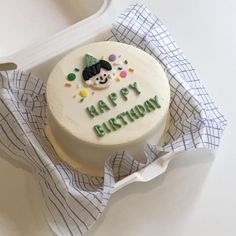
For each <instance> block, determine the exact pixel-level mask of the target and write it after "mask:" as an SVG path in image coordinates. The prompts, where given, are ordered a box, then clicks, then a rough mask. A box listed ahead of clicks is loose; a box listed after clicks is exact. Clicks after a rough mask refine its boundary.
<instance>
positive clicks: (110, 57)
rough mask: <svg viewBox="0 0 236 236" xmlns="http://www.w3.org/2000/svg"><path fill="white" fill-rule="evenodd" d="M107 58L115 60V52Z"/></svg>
mask: <svg viewBox="0 0 236 236" xmlns="http://www.w3.org/2000/svg"><path fill="white" fill-rule="evenodd" d="M108 60H109V61H115V60H116V55H115V54H111V55H110V56H109V57H108Z"/></svg>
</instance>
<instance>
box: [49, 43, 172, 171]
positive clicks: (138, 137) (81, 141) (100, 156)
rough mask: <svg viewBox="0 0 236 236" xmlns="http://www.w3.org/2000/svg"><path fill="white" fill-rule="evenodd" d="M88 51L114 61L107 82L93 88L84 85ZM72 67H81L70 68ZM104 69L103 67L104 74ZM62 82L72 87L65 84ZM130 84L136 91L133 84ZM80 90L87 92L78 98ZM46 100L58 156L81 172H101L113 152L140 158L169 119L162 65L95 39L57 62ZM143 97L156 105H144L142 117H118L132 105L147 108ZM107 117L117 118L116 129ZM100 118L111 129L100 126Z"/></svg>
mask: <svg viewBox="0 0 236 236" xmlns="http://www.w3.org/2000/svg"><path fill="white" fill-rule="evenodd" d="M87 53H89V54H91V55H93V56H94V57H96V58H98V59H103V60H106V61H108V62H109V63H110V64H111V65H112V72H109V76H110V77H109V78H111V80H112V81H111V83H110V84H109V86H104V88H102V89H94V87H92V86H91V87H89V86H88V85H89V83H88V81H84V80H83V75H82V72H83V69H84V68H85V66H86V64H85V55H86V54H87ZM111 54H114V55H116V60H115V61H109V59H108V58H109V55H111ZM74 68H79V69H80V71H79V72H74ZM121 71H125V72H126V73H127V76H126V77H125V78H122V77H121V76H120V75H119V74H120V72H121ZM105 72H106V71H105ZM105 72H104V70H102V73H103V74H102V76H103V77H104V78H105V77H106V74H105ZM69 73H74V74H76V79H75V80H74V81H68V80H67V75H68V74H69ZM102 76H101V79H103V78H102ZM95 77H96V76H95ZM95 77H94V76H93V82H94V80H95V79H96V78H95ZM66 83H67V84H70V85H67V86H70V87H66V86H65V84H66ZM134 83H136V85H137V88H138V90H139V91H140V93H138V92H137V91H136V90H135V89H133V88H132V86H134ZM131 85H132V86H131ZM84 88H85V90H86V93H88V94H89V95H88V96H87V97H84V98H82V97H81V96H80V94H81V93H80V92H81V90H83V89H84ZM124 88H125V89H124ZM122 89H123V90H122ZM121 90H122V91H123V92H127V91H128V94H127V95H126V96H124V94H123V95H122V91H121ZM112 93H115V94H116V96H117V98H116V100H115V103H116V106H114V103H112V101H111V99H110V98H109V95H110V94H112ZM125 97H127V100H125ZM154 98H158V102H159V104H160V105H161V107H160V108H159V107H157V106H155V104H154V100H155V99H154ZM150 99H152V100H151V101H150ZM47 101H48V124H49V125H48V127H47V133H48V137H49V139H50V141H51V142H52V144H53V146H54V147H55V150H56V151H57V152H58V154H59V156H61V158H62V159H66V160H67V161H68V162H69V163H72V165H73V166H75V165H76V167H79V168H80V167H81V166H83V167H84V169H83V170H85V171H87V170H88V172H89V173H96V174H101V173H102V170H103V165H104V162H105V160H106V159H107V158H108V157H109V156H110V155H111V154H112V153H114V152H117V151H122V150H128V151H129V152H130V153H131V154H132V155H133V157H134V158H136V159H138V160H144V154H143V146H144V145H145V144H146V143H152V144H157V143H159V142H160V139H161V136H162V135H163V132H164V129H165V126H166V121H167V118H168V109H169V102H170V88H169V83H168V79H167V77H166V75H165V73H164V71H163V69H162V67H161V65H160V64H159V63H158V62H157V61H156V60H155V59H154V58H153V57H151V56H150V55H148V54H147V53H145V52H144V51H142V50H140V49H137V48H135V47H133V46H129V45H126V44H122V43H117V42H98V43H93V44H89V45H86V46H83V47H80V48H77V49H75V50H74V51H73V52H71V53H69V54H68V55H67V56H66V57H64V58H63V59H62V60H61V61H60V62H59V63H58V64H57V65H56V66H55V68H54V69H53V71H52V72H51V74H50V76H49V79H48V82H47ZM99 101H103V102H104V103H105V104H106V105H107V107H109V110H108V109H105V108H104V109H102V110H103V113H101V111H100V109H101V107H99V105H98V102H99ZM146 101H149V102H150V103H151V105H153V106H154V108H155V109H149V111H147V109H146V113H145V114H144V115H143V117H141V115H139V116H140V117H139V118H138V119H135V118H134V117H133V121H131V120H130V119H129V117H128V115H124V114H123V119H124V121H123V120H122V119H121V118H117V116H118V115H119V114H120V113H122V112H126V111H128V112H129V111H130V110H131V109H132V108H133V109H134V110H135V112H136V113H138V111H137V110H136V109H137V107H136V106H137V105H141V106H142V107H144V108H145V102H146ZM149 105H150V104H149ZM151 105H150V106H151ZM91 106H94V108H95V109H96V111H97V113H99V115H95V116H94V117H91V116H90V115H89V113H88V111H87V110H86V109H87V108H89V109H90V108H91ZM135 107H136V108H135ZM151 107H152V106H151ZM146 108H147V107H146ZM90 110H91V109H90ZM141 113H142V112H141ZM111 118H115V120H116V122H117V123H118V124H119V126H120V127H118V128H117V127H116V128H117V130H114V126H112V124H111V123H110V122H109V120H110V119H111ZM104 122H105V123H106V124H107V127H108V129H110V132H108V131H107V129H106V128H105V126H104V125H103V123H104ZM95 125H98V126H100V127H101V129H102V130H103V132H102V133H103V134H104V135H103V136H99V135H98V133H97V132H96V130H95V129H94V126H95ZM76 163H78V165H77V164H76Z"/></svg>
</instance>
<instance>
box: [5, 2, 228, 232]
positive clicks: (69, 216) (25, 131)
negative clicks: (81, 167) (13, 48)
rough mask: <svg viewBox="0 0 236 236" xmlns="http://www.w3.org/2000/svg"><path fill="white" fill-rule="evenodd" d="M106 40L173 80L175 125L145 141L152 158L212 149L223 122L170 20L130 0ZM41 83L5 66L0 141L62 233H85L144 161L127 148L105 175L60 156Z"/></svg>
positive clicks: (172, 120) (108, 165) (107, 166)
mask: <svg viewBox="0 0 236 236" xmlns="http://www.w3.org/2000/svg"><path fill="white" fill-rule="evenodd" d="M108 40H113V41H114V40H115V41H119V42H124V43H127V44H131V45H134V46H136V47H139V48H141V49H143V50H144V51H146V52H147V53H149V54H151V55H152V56H153V57H155V58H156V59H157V60H158V61H159V62H160V63H161V65H162V66H163V68H164V70H165V72H166V74H167V76H168V78H169V82H170V87H171V104H170V127H169V129H168V131H167V133H166V136H165V144H164V146H162V147H161V146H155V145H146V146H145V147H144V152H145V155H146V157H147V164H146V165H148V164H150V163H151V162H152V161H153V160H155V159H157V158H158V152H159V151H164V152H176V151H180V150H189V149H192V148H209V149H215V148H217V147H218V146H219V143H220V138H221V136H222V133H223V130H224V128H225V126H226V120H225V119H224V116H223V115H222V114H221V113H220V112H219V110H218V108H217V107H216V106H215V104H214V102H213V101H212V100H211V99H210V97H209V95H208V93H207V91H206V89H205V88H204V87H203V86H202V84H201V83H200V81H199V79H198V78H197V76H196V74H195V71H194V69H193V67H192V65H191V64H190V62H189V61H188V60H187V59H186V58H185V57H184V55H183V53H182V52H181V50H180V49H179V48H178V46H177V45H176V42H175V41H174V40H173V38H172V37H171V35H170V33H169V32H168V30H167V29H166V27H165V26H164V25H163V24H162V23H161V22H160V21H159V20H158V19H157V18H156V17H155V16H153V14H152V13H151V12H150V11H149V10H148V9H147V8H146V7H145V6H144V5H140V4H135V5H131V6H130V7H129V8H128V9H127V10H126V11H125V12H123V13H122V14H121V15H120V17H119V18H118V19H117V21H116V22H115V23H114V25H113V29H112V31H111V35H110V37H109V38H108ZM46 106H47V103H46V98H45V85H44V83H43V82H42V81H41V80H40V79H38V78H36V77H34V76H33V75H31V74H29V73H24V72H20V71H12V72H1V73H0V148H1V150H3V151H5V152H6V153H8V154H9V155H10V156H11V157H12V158H14V159H16V160H19V161H22V162H24V163H25V164H27V165H28V166H30V167H31V168H32V169H33V170H34V172H35V175H36V176H37V179H38V182H39V186H40V188H41V192H42V196H43V200H44V205H45V209H46V213H47V216H48V222H49V225H50V226H51V228H52V229H53V230H54V232H55V233H56V234H57V235H60V236H62V235H63V236H65V235H66V236H67V235H70V236H72V235H73V236H74V235H81V234H83V233H84V232H86V231H87V230H88V229H89V228H90V227H91V226H92V225H93V224H94V223H95V222H96V220H97V219H98V218H99V216H100V215H101V213H102V212H103V210H104V208H105V207H106V205H107V202H108V200H109V198H110V196H111V194H112V190H113V188H114V184H115V182H116V181H119V180H120V179H122V178H124V177H126V176H128V175H130V174H132V173H134V172H135V171H137V170H140V169H141V168H143V167H145V165H144V164H140V163H139V162H138V161H136V160H134V159H133V158H132V157H131V156H129V154H128V153H126V152H125V151H123V152H121V153H117V154H116V155H115V156H112V157H111V158H110V159H109V160H108V161H107V163H106V164H105V174H104V177H96V176H88V175H85V174H81V173H79V172H78V171H76V170H74V169H72V168H71V167H69V166H68V165H67V164H66V163H63V162H62V161H60V160H59V159H58V158H57V155H56V153H55V151H54V149H53V147H52V146H51V144H50V142H49V141H48V139H47V138H46V135H45V132H44V127H45V124H46V112H45V110H46Z"/></svg>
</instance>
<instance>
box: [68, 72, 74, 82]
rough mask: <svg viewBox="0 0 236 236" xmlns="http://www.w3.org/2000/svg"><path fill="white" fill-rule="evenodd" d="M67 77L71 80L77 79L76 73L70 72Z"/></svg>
mask: <svg viewBox="0 0 236 236" xmlns="http://www.w3.org/2000/svg"><path fill="white" fill-rule="evenodd" d="M67 79H68V80H69V81H73V80H75V79H76V75H75V74H74V73H70V74H68V75H67Z"/></svg>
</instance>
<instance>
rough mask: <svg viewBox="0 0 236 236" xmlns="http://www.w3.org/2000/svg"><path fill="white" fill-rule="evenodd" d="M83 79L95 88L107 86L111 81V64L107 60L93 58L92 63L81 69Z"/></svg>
mask: <svg viewBox="0 0 236 236" xmlns="http://www.w3.org/2000/svg"><path fill="white" fill-rule="evenodd" d="M90 60H91V59H90ZM87 64H88V63H87ZM83 79H84V82H85V83H86V84H87V85H88V86H91V87H93V88H95V89H104V88H107V87H108V86H110V84H111V82H112V66H111V64H110V63H109V62H108V61H105V60H99V61H98V60H96V59H94V58H93V61H92V64H91V63H90V64H89V66H86V67H85V69H84V70H83Z"/></svg>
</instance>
